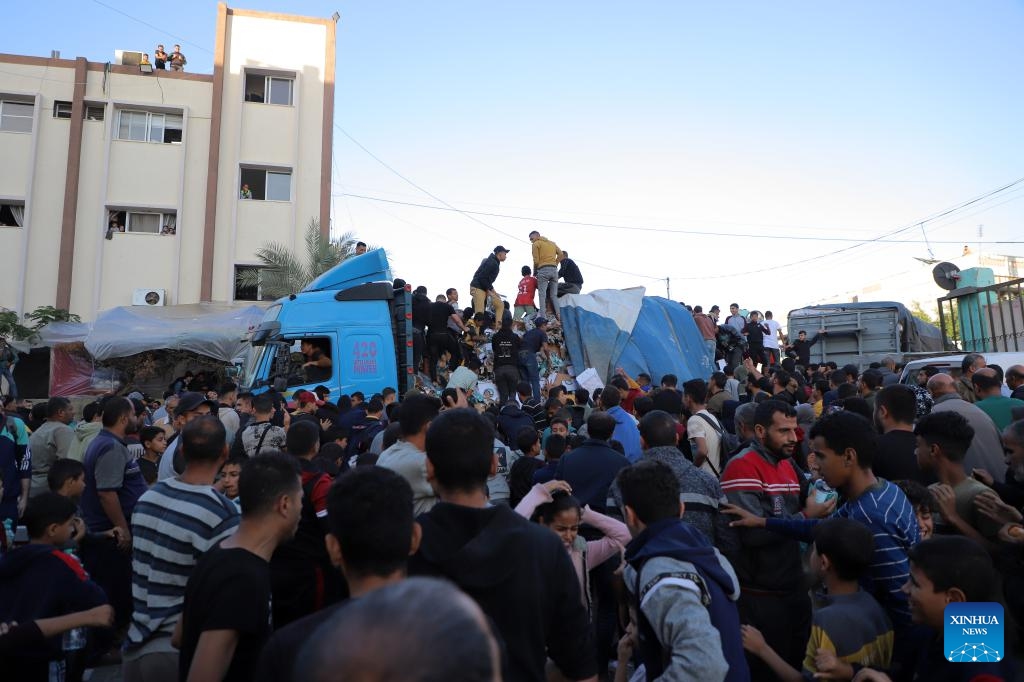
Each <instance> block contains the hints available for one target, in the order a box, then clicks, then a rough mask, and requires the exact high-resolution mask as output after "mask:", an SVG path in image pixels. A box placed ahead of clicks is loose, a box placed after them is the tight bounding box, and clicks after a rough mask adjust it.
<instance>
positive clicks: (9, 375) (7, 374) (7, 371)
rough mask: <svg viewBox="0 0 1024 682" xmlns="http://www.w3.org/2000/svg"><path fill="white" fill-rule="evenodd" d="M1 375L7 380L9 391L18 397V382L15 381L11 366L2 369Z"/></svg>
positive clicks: (11, 394)
mask: <svg viewBox="0 0 1024 682" xmlns="http://www.w3.org/2000/svg"><path fill="white" fill-rule="evenodd" d="M0 377H3V378H4V379H6V380H7V393H8V395H10V396H11V397H12V398H17V397H18V384H16V383H14V373H13V372H12V371H11V368H10V367H4V368H3V369H0Z"/></svg>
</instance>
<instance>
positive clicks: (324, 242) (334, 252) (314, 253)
mask: <svg viewBox="0 0 1024 682" xmlns="http://www.w3.org/2000/svg"><path fill="white" fill-rule="evenodd" d="M356 241H357V239H356V236H355V235H354V234H353V233H351V232H346V233H344V234H342V235H341V236H340V237H339V238H338V239H331V238H330V237H324V236H323V235H321V234H320V221H319V220H318V219H317V218H313V219H311V220H310V221H309V225H307V226H306V239H305V242H306V252H305V254H304V256H305V258H303V257H302V256H300V255H299V254H297V253H293V252H292V250H291V249H290V248H289V247H288V246H286V245H284V244H280V243H278V242H267V243H264V244H263V245H262V246H260V247H259V248H258V249H256V257H257V258H258V259H259V260H260V262H261V263H262V265H261V266H260V267H259V268H258V269H256V268H247V269H245V270H242V271H240V272H239V273H238V275H237V283H238V286H240V287H245V288H256V287H259V289H260V293H261V298H263V299H269V300H273V299H277V298H281V297H282V296H288V295H289V294H294V293H296V292H298V291H301V290H302V289H303V288H304V287H305V286H306V285H308V284H309V283H310V282H312V281H313V280H314V279H316V278H317V277H319V276H320V275H322V274H323V273H325V272H327V271H328V270H330V269H331V268H333V267H334V266H336V265H338V264H339V263H341V262H343V261H344V260H345V259H347V258H349V257H351V256H353V255H354V254H355V250H356Z"/></svg>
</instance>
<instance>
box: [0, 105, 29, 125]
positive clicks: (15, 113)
mask: <svg viewBox="0 0 1024 682" xmlns="http://www.w3.org/2000/svg"><path fill="white" fill-rule="evenodd" d="M32 109H33V105H32V103H31V102H17V101H14V100H9V99H5V100H3V101H0V130H2V131H5V132H9V133H31V132H32Z"/></svg>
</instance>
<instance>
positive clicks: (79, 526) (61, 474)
mask: <svg viewBox="0 0 1024 682" xmlns="http://www.w3.org/2000/svg"><path fill="white" fill-rule="evenodd" d="M46 484H47V486H49V488H50V492H52V493H57V494H58V495H60V496H61V497H66V498H67V499H69V500H71V502H72V503H74V505H75V509H76V513H75V544H77V545H78V547H79V548H81V547H82V546H84V545H86V544H88V543H90V542H96V541H103V540H108V539H110V538H113V539H114V540H117V539H118V538H119V537H120V534H121V529H120V528H111V529H110V530H105V531H102V532H100V533H93V532H91V531H89V530H88V529H87V528H86V527H85V522H84V521H82V519H81V516H82V513H81V509H80V508H79V502H80V501H81V499H82V493H83V492H84V491H85V466H84V465H83V464H82V463H81V462H79V461H78V460H74V459H58V460H57V461H56V462H54V463H53V464H52V465H51V466H50V471H49V473H47V474H46Z"/></svg>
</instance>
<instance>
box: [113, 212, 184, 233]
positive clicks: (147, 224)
mask: <svg viewBox="0 0 1024 682" xmlns="http://www.w3.org/2000/svg"><path fill="white" fill-rule="evenodd" d="M115 232H133V233H136V234H161V235H174V234H177V232H178V225H177V215H176V214H175V213H168V212H164V211H158V210H153V211H147V210H145V209H133V210H130V211H118V210H116V209H111V210H110V211H109V213H108V223H107V236H108V238H109V237H110V236H112V235H113V234H114V233H115Z"/></svg>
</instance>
